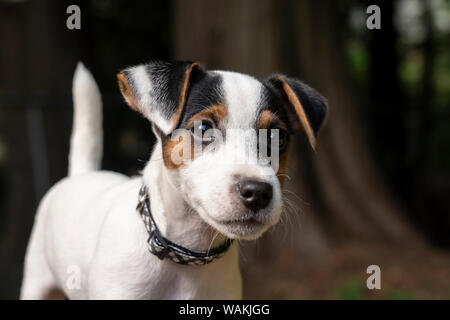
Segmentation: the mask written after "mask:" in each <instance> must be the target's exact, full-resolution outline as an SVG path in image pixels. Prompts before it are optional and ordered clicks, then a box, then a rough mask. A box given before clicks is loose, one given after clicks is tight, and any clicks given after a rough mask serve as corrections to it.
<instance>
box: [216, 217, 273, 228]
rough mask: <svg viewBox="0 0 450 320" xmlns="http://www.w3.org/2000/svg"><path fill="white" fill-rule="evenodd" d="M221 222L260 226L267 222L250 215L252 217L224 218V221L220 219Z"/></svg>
mask: <svg viewBox="0 0 450 320" xmlns="http://www.w3.org/2000/svg"><path fill="white" fill-rule="evenodd" d="M218 222H219V223H221V224H224V225H227V226H241V225H244V226H251V227H258V226H264V225H265V224H266V223H267V222H264V221H261V220H259V219H256V218H253V217H250V218H240V219H232V220H224V221H218Z"/></svg>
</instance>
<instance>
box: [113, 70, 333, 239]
mask: <svg viewBox="0 0 450 320" xmlns="http://www.w3.org/2000/svg"><path fill="white" fill-rule="evenodd" d="M118 79H119V86H120V90H121V92H122V94H123V96H124V98H125V100H126V102H127V103H128V104H129V105H130V107H131V108H133V109H134V110H136V111H139V112H140V113H142V114H143V115H144V116H145V117H146V118H148V119H149V120H150V121H151V122H152V123H153V129H154V132H155V134H156V136H157V137H158V140H159V142H160V145H161V148H162V154H163V160H164V164H165V167H166V168H167V172H169V177H170V179H171V180H172V182H173V183H174V184H175V185H176V186H177V187H178V189H179V190H180V192H181V193H182V196H183V197H184V199H185V200H186V202H187V203H188V204H189V205H190V206H191V207H192V208H195V210H196V211H197V212H198V214H199V215H200V217H201V218H202V219H203V220H204V221H205V222H206V223H208V224H209V225H211V226H212V227H214V228H215V229H216V230H218V231H219V232H221V233H222V234H224V235H226V236H228V237H229V238H238V239H254V238H257V237H258V236H260V235H261V234H262V233H263V232H264V231H265V230H267V229H268V228H269V227H270V226H271V225H274V224H275V223H276V222H277V221H278V219H279V217H280V214H281V209H282V197H281V187H282V184H283V176H284V173H285V172H284V171H285V169H286V165H287V157H288V148H289V136H290V134H292V133H294V132H296V131H300V130H303V131H305V133H306V135H307V137H308V139H309V142H310V144H311V146H312V147H313V148H314V149H316V136H317V133H318V131H319V129H320V127H321V125H322V122H323V120H324V118H325V115H326V111H327V106H326V102H325V99H324V98H323V97H322V96H321V95H320V94H319V93H318V92H317V91H315V90H314V89H312V88H311V87H309V86H307V85H306V84H304V83H302V82H300V81H298V80H295V79H291V78H288V77H285V76H282V75H276V76H272V77H270V78H268V79H266V80H263V81H259V80H256V79H255V78H253V77H250V76H248V75H244V74H240V73H235V72H226V71H206V70H204V69H203V68H202V67H201V66H200V65H199V64H198V63H191V62H179V63H164V62H153V63H149V64H145V65H139V66H136V67H131V68H128V69H126V70H124V71H122V72H121V73H119V74H118Z"/></svg>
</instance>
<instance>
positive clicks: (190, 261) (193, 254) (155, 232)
mask: <svg viewBox="0 0 450 320" xmlns="http://www.w3.org/2000/svg"><path fill="white" fill-rule="evenodd" d="M138 199H139V202H138V205H137V207H136V210H137V211H138V212H139V214H140V215H141V217H142V220H143V221H144V225H145V228H146V229H147V232H148V234H149V237H148V240H147V242H148V244H149V251H150V252H151V253H153V254H154V255H155V256H157V257H158V258H159V259H161V260H163V259H166V258H167V259H169V260H172V261H173V262H176V263H179V264H187V265H203V264H208V263H210V262H212V261H214V260H215V259H218V258H220V257H221V256H222V255H223V254H224V253H225V251H227V249H228V248H229V247H230V246H231V244H232V243H233V240H231V239H228V240H227V241H226V242H225V243H224V244H223V245H221V246H220V247H217V248H213V249H211V250H208V251H201V252H197V251H192V250H189V249H187V248H184V247H182V246H181V245H178V244H176V243H173V242H172V241H170V240H168V239H167V238H165V237H164V236H163V235H162V234H161V232H160V231H159V229H158V226H157V225H156V223H155V220H154V219H153V216H152V213H151V210H150V196H149V194H148V190H147V187H146V186H145V185H143V186H142V187H141V189H140V190H139V198H138Z"/></svg>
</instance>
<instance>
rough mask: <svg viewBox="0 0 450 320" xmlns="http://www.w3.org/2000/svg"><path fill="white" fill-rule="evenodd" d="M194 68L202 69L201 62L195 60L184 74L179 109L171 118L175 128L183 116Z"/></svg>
mask: <svg viewBox="0 0 450 320" xmlns="http://www.w3.org/2000/svg"><path fill="white" fill-rule="evenodd" d="M194 68H199V69H200V68H201V65H200V63H198V62H195V63H193V64H191V65H190V66H189V68H188V69H187V70H186V73H185V76H184V81H183V86H182V88H181V92H180V101H179V103H178V107H177V110H176V111H175V113H174V114H173V116H172V118H171V119H170V121H171V122H172V127H173V128H175V126H176V125H177V124H178V121H179V120H180V117H181V113H182V112H183V109H184V104H185V103H186V97H187V94H188V91H189V81H190V79H191V74H192V70H194Z"/></svg>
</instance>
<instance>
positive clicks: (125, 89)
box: [117, 73, 142, 113]
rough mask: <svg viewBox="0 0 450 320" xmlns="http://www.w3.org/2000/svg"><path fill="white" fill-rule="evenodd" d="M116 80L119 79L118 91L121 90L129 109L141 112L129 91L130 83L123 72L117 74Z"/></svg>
mask: <svg viewBox="0 0 450 320" xmlns="http://www.w3.org/2000/svg"><path fill="white" fill-rule="evenodd" d="M117 80H119V88H120V92H122V95H123V96H124V98H125V101H126V102H127V103H128V105H129V106H130V107H131V109H133V110H134V111H138V112H141V113H142V110H141V108H140V107H139V104H138V102H137V100H136V97H135V96H134V94H133V92H132V91H131V88H130V84H129V83H128V80H127V77H126V76H125V75H124V74H123V73H119V74H118V75H117Z"/></svg>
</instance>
